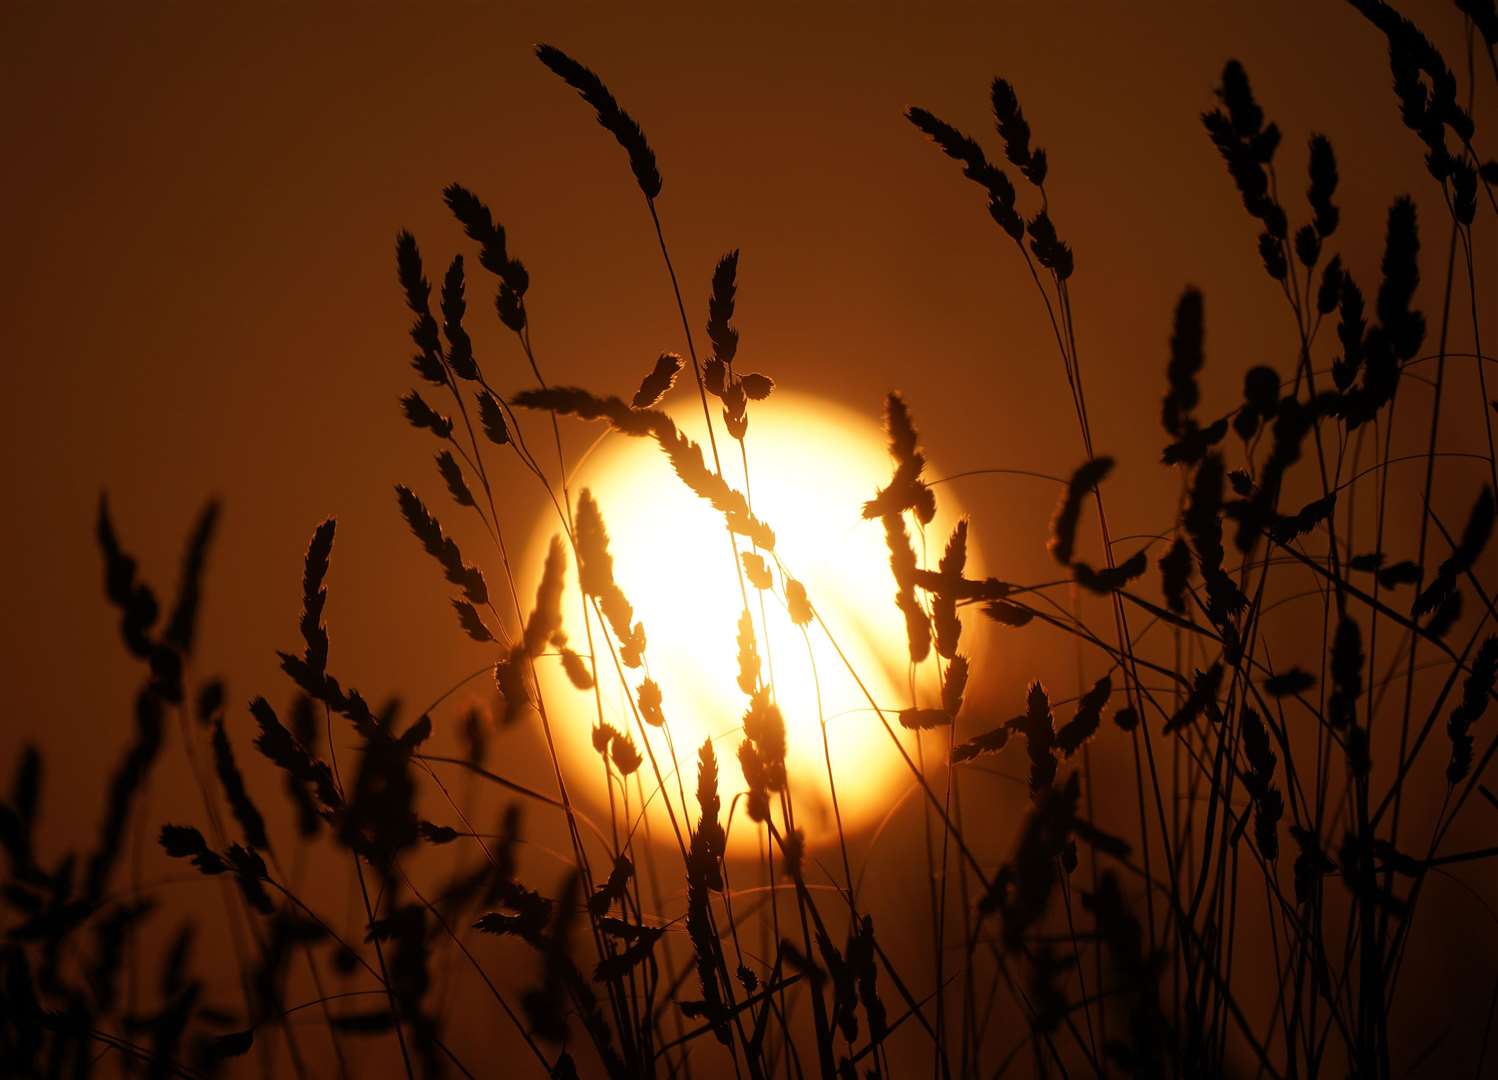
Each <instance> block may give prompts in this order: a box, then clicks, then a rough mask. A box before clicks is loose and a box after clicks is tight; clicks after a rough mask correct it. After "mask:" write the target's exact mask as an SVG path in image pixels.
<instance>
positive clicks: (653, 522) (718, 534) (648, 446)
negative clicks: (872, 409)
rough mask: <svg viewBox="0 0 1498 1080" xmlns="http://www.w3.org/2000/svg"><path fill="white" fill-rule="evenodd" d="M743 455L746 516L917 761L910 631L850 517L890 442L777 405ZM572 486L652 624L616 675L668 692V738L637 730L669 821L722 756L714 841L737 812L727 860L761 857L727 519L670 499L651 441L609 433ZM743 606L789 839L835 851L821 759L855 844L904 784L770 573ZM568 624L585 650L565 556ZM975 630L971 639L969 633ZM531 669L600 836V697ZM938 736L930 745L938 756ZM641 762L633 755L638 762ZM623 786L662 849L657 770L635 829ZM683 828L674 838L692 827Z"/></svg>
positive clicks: (843, 418)
mask: <svg viewBox="0 0 1498 1080" xmlns="http://www.w3.org/2000/svg"><path fill="white" fill-rule="evenodd" d="M686 390H690V387H688V388H686ZM675 397H676V400H677V405H676V407H675V408H673V409H671V410H669V411H670V412H671V413H672V415H673V419H675V420H676V421H677V423H678V424H679V425H680V426H681V428H682V430H683V432H684V433H685V434H687V436H688V437H690V438H692V439H694V440H696V441H698V442H700V443H702V446H703V453H704V456H705V457H706V458H707V459H708V463H709V465H711V451H710V449H709V448H708V445H707V442H706V439H705V437H704V433H703V427H702V413H701V409H700V408H699V407H698V403H697V401H696V398H695V395H692V394H689V393H687V392H684V391H679V392H678V393H677V394H676V395H675ZM694 413H695V416H694ZM718 437H719V453H720V454H722V455H723V468H724V474H725V476H726V477H727V479H728V480H729V482H730V483H731V484H732V485H733V486H734V487H736V488H738V489H739V490H743V489H744V486H745V485H744V472H743V468H744V467H743V461H742V459H741V458H740V454H739V447H738V444H737V443H734V442H732V441H731V440H729V439H728V438H727V437H726V436H724V434H723V432H722V429H721V428H719V429H718ZM747 450H748V463H749V485H748V487H749V493H750V498H751V500H752V503H753V508H754V512H755V514H756V516H758V517H759V518H760V519H761V520H763V521H765V522H766V523H767V524H768V525H769V526H770V527H771V528H772V529H773V530H774V531H775V536H776V548H775V554H776V555H777V556H778V557H779V559H780V561H781V562H782V563H783V564H784V566H785V568H786V570H787V571H788V572H789V573H790V574H791V575H793V576H794V577H795V578H796V579H798V580H799V581H801V582H802V584H804V585H805V587H806V591H807V595H808V598H809V599H810V601H811V603H812V605H813V606H814V607H815V609H816V610H817V613H818V614H819V615H820V616H821V618H822V620H823V621H824V622H825V623H826V626H827V628H828V630H829V631H830V633H831V634H832V635H833V637H834V638H835V639H836V642H837V645H838V646H840V647H841V649H842V652H843V654H844V655H845V656H846V658H847V660H848V661H849V662H850V663H851V665H852V667H853V668H854V669H855V670H856V671H857V674H858V677H859V679H861V680H862V682H863V685H864V687H865V688H866V689H867V691H868V694H869V695H872V697H873V698H874V700H875V701H877V702H878V703H879V705H880V707H881V708H883V709H884V710H885V715H886V718H887V719H888V721H889V723H890V725H891V726H892V727H893V728H894V729H895V731H896V732H897V734H898V735H899V737H900V738H901V739H902V741H903V742H904V744H905V746H906V748H907V750H908V751H909V752H910V754H911V756H912V757H914V756H915V738H914V735H913V734H912V733H910V732H906V731H903V730H902V729H900V728H899V726H898V722H897V720H896V714H897V713H898V711H899V710H900V709H901V708H902V707H905V706H908V705H909V704H910V692H911V691H910V683H909V678H908V663H907V657H906V644H905V628H904V620H903V617H902V616H901V615H900V614H899V612H898V611H897V610H896V608H895V605H894V602H893V599H892V597H893V594H894V589H895V586H894V582H893V580H892V579H891V577H890V571H889V554H888V550H887V548H886V546H885V541H884V533H883V529H882V527H881V526H880V523H879V522H877V521H865V520H864V519H863V518H862V516H861V510H862V506H863V501H864V500H865V499H867V498H870V497H872V495H873V494H874V492H875V490H876V489H877V488H878V487H880V486H881V485H883V484H884V483H886V482H887V481H888V479H889V475H890V470H891V467H892V466H891V464H890V459H889V456H888V453H887V451H886V449H885V442H884V435H883V432H882V431H881V429H880V428H879V426H878V425H877V423H875V422H874V421H873V420H871V419H869V418H865V417H862V416H859V415H857V414H855V413H853V412H850V411H848V410H846V409H844V408H842V407H840V406H837V405H834V404H831V403H829V402H826V401H821V400H816V399H812V398H807V397H804V396H797V395H794V394H791V393H788V392H785V391H778V392H777V393H776V394H775V396H774V397H773V398H771V399H770V400H769V401H767V402H765V403H763V404H762V405H760V406H758V407H757V408H756V409H754V410H753V412H752V413H751V419H750V426H749V434H748V441H747ZM569 483H570V490H571V492H572V495H573V499H574V502H575V500H576V497H577V494H578V492H580V491H581V490H582V489H583V488H588V489H590V490H591V491H592V493H593V497H594V498H595V499H596V500H597V503H598V506H599V509H600V511H601V512H602V515H603V519H604V522H605V524H606V526H607V528H608V532H609V547H610V551H611V553H612V555H613V561H614V577H615V580H616V581H617V582H618V584H619V585H620V587H621V588H622V589H623V590H624V593H625V595H626V596H627V597H628V598H629V600H630V602H631V603H632V604H633V605H634V609H635V617H636V619H637V620H639V621H640V622H641V623H643V624H644V628H645V634H646V640H647V647H646V651H645V669H644V671H642V670H641V669H638V668H637V669H633V670H631V669H627V668H626V669H624V671H625V675H626V679H627V681H628V685H629V687H630V688H631V690H632V689H633V688H637V687H638V686H639V683H640V681H641V679H642V678H643V677H644V675H645V674H646V673H648V674H649V676H650V677H651V678H653V679H654V680H655V681H656V682H657V683H659V684H660V687H661V692H662V698H663V704H662V710H663V712H664V714H665V717H666V729H668V731H669V740H668V735H667V731H666V730H662V729H660V728H654V727H646V728H645V729H644V730H645V731H646V732H647V733H648V737H649V740H650V748H651V750H652V751H653V752H654V756H655V761H656V763H657V764H658V765H659V768H660V771H661V775H662V777H663V778H664V780H665V784H666V788H667V791H668V792H669V795H670V798H671V802H672V804H673V808H674V809H675V812H676V814H677V818H678V821H680V819H681V816H682V796H683V793H684V794H685V799H686V807H687V816H688V817H689V818H690V820H691V821H692V822H695V821H696V818H697V815H698V806H697V801H696V796H695V790H696V783H697V750H698V748H699V747H700V746H701V745H702V742H703V740H704V739H706V738H711V739H712V740H713V742H714V747H715V749H716V751H717V756H718V767H719V773H720V780H719V793H720V797H721V799H722V805H723V813H722V819H723V821H724V823H725V825H726V824H728V813H729V810H730V808H731V807H732V808H733V810H734V813H733V819H732V826H731V828H730V830H729V847H730V850H731V851H737V852H740V853H743V852H746V851H753V850H754V849H755V843H756V840H755V836H756V832H757V830H758V827H757V826H755V825H754V823H753V822H751V821H750V820H749V819H748V817H747V815H746V813H745V810H744V802H743V800H742V799H740V800H739V801H738V804H737V806H734V805H733V804H734V796H736V795H739V794H741V793H742V792H743V791H744V789H745V785H744V779H743V774H742V772H741V771H740V769H739V764H738V758H737V750H738V744H739V743H740V742H741V741H742V738H743V736H742V732H741V722H742V717H743V713H744V709H745V706H746V704H747V698H746V697H745V695H744V694H743V693H742V692H741V691H740V689H739V687H738V684H737V676H738V663H737V651H736V644H735V635H736V631H737V626H738V622H739V618H740V615H741V613H742V611H743V608H744V604H743V597H742V594H741V592H740V587H739V582H738V579H737V576H736V575H735V573H734V570H733V566H732V565H731V563H730V561H729V560H730V551H729V540H728V534H727V532H726V530H725V528H724V523H723V518H722V517H721V515H719V514H718V512H717V511H715V510H714V509H713V508H712V507H711V506H709V505H708V504H707V503H706V502H704V501H703V500H701V499H699V498H698V497H697V496H696V495H694V494H693V493H692V492H691V491H689V490H688V489H687V488H686V486H685V485H684V484H682V482H681V481H680V480H679V479H678V478H677V477H676V475H675V473H674V472H673V471H672V468H671V465H670V463H669V462H668V461H667V460H666V458H665V456H664V455H663V454H662V453H661V451H660V449H659V447H658V446H657V445H656V443H655V441H654V440H653V439H634V438H627V437H624V436H621V435H617V434H609V435H605V436H604V437H603V438H602V439H600V441H599V442H598V443H597V444H596V445H595V446H594V447H593V448H592V450H591V451H590V452H589V453H588V455H587V456H586V458H585V459H584V460H583V462H582V463H581V464H580V465H578V466H577V467H576V468H575V469H574V471H573V473H572V476H571V478H570V481H569ZM952 498H953V496H952V493H951V492H950V490H944V491H943V492H942V499H941V502H942V503H943V504H944V505H943V508H942V512H941V513H939V514H938V516H937V518H936V520H935V521H934V522H933V523H932V525H930V526H928V527H927V529H926V538H925V542H926V544H927V545H928V546H929V548H930V549H931V551H930V561H932V562H934V561H935V559H936V558H937V557H938V556H939V554H940V551H941V547H942V545H943V544H945V542H946V538H947V536H948V534H949V533H950V531H951V528H952V525H953V524H954V523H955V521H956V520H957V517H958V516H959V514H960V509H959V508H957V507H956V506H955V505H954V504H953V502H952ZM556 531H557V530H556V529H555V528H554V527H551V526H549V525H547V526H543V527H542V528H539V529H538V530H537V533H536V535H535V537H534V538H533V540H532V543H531V545H530V550H529V552H528V553H527V558H526V563H525V565H526V566H527V567H528V568H536V567H539V566H540V565H541V564H542V561H543V559H544V554H545V549H546V544H547V543H548V541H549V540H550V537H551V536H552V534H553V533H555V532H556ZM912 536H913V537H914V539H915V543H916V545H917V554H918V555H919V554H920V546H921V537H920V535H919V533H916V532H914V530H912ZM735 539H736V541H737V546H738V550H739V551H744V550H749V545H748V542H747V541H746V540H744V539H743V538H742V537H737V538H735ZM532 572H533V573H534V571H532ZM532 583H534V577H533V578H532ZM531 595H534V593H533V592H532V593H531ZM761 604H762V605H763V607H761ZM749 605H750V613H751V616H752V618H753V620H754V626H755V630H756V634H757V637H758V641H759V652H760V657H761V663H762V665H763V666H762V672H763V676H764V678H765V679H766V681H767V682H770V683H771V685H772V686H773V688H774V693H775V697H776V700H777V702H778V703H779V705H780V708H781V711H782V713H783V715H784V717H785V721H786V732H787V742H788V750H787V757H786V768H787V774H788V777H789V784H790V790H791V794H792V798H793V800H794V812H795V816H796V824H797V825H798V826H800V827H801V828H802V829H804V830H805V832H806V836H807V839H808V841H809V842H811V843H813V844H815V843H817V842H819V841H825V840H827V839H828V838H830V837H832V836H834V835H835V830H836V821H835V819H834V816H833V807H832V800H831V798H830V794H829V786H828V771H827V753H828V752H830V757H831V762H832V775H833V778H834V780H835V781H836V785H837V797H838V804H839V809H840V811H841V814H842V820H843V826H844V829H845V830H846V831H847V832H848V833H849V834H850V835H851V834H853V833H856V832H859V831H862V830H863V829H865V828H868V827H870V826H872V825H874V824H877V822H878V821H879V819H881V818H882V817H883V816H884V815H885V813H886V811H887V810H888V809H889V808H890V807H891V806H892V805H893V804H894V801H895V800H896V799H897V798H898V796H899V795H900V794H901V793H902V792H903V791H904V790H905V788H906V787H907V786H908V785H909V784H910V783H911V782H912V778H911V775H910V772H909V770H908V768H907V767H906V765H905V764H904V763H903V762H902V760H901V757H900V754H899V752H898V751H897V750H896V748H895V746H894V745H893V743H892V741H891V739H890V736H889V734H888V733H887V732H886V731H885V729H884V725H883V724H881V723H880V721H879V717H878V716H877V715H876V714H875V712H874V710H873V709H872V708H871V707H870V704H869V699H868V696H866V695H865V693H864V691H863V690H861V689H860V688H859V685H858V683H857V682H856V681H855V680H854V679H853V677H852V676H851V675H850V674H849V672H848V667H847V665H845V664H844V662H843V660H842V659H840V658H839V655H838V652H837V650H836V649H835V648H834V647H833V645H832V643H831V642H830V641H829V639H828V636H827V633H824V632H823V631H822V630H821V629H820V628H819V627H818V625H817V623H816V622H812V623H811V624H810V625H809V626H807V627H806V632H805V633H803V631H802V629H801V628H800V627H797V626H795V625H794V624H793V623H792V622H791V620H790V618H789V616H788V614H787V611H786V607H785V602H784V581H783V578H782V576H781V574H780V573H779V571H778V570H777V571H776V572H775V581H774V587H773V589H772V590H770V591H765V592H758V591H756V590H754V589H752V588H751V589H750V590H749ZM562 610H563V621H564V629H565V632H566V634H567V637H568V640H569V644H570V646H571V647H572V648H574V649H576V650H577V651H578V652H580V653H586V651H587V648H588V635H587V633H586V632H585V629H584V626H583V624H582V617H583V609H582V604H581V601H580V594H579V592H578V587H577V568H576V565H575V561H574V560H573V559H571V557H570V553H569V566H568V574H567V586H566V593H565V595H564V597H563V601H562ZM590 615H591V618H592V624H591V630H592V635H593V642H594V646H595V648H596V650H597V655H598V667H597V669H598V674H599V680H598V682H599V687H600V688H601V700H602V708H603V714H604V719H605V720H606V721H607V722H608V723H610V724H612V725H613V726H614V727H616V728H617V729H619V730H621V731H627V732H629V733H630V734H631V735H632V736H633V737H634V739H635V741H636V743H637V744H639V743H640V741H641V725H640V724H639V723H638V722H637V721H636V719H635V712H634V710H633V709H632V708H631V704H630V701H629V699H628V698H627V697H626V696H625V695H626V693H627V692H629V691H627V690H626V688H625V686H624V685H623V684H621V682H620V679H619V676H618V670H619V669H618V668H616V666H615V662H614V659H613V654H612V653H611V652H610V650H609V648H608V646H607V644H606V642H607V640H608V639H607V638H606V637H605V635H606V634H607V633H608V631H607V630H606V629H605V627H604V626H603V624H602V623H601V622H600V621H599V619H598V617H597V615H596V612H591V611H590ZM977 629H978V628H977V627H976V626H969V628H968V630H969V633H973V632H975V631H976V630H977ZM929 668H930V664H929V663H928V664H926V665H923V671H922V675H921V678H920V682H919V686H918V689H919V691H920V693H921V694H922V695H923V704H933V703H934V702H935V701H936V700H937V688H936V682H935V673H934V671H929V670H927V669H929ZM537 672H538V678H539V680H540V684H541V691H542V693H543V694H544V695H545V701H546V705H547V709H548V712H549V714H550V716H551V723H552V726H553V733H554V736H555V739H556V741H557V744H558V746H557V749H558V753H559V754H560V755H561V757H562V760H563V764H564V769H565V775H566V777H567V780H568V785H569V790H570V791H571V792H572V793H573V797H574V798H578V799H580V800H581V801H582V803H583V805H584V806H585V809H586V810H587V812H588V813H589V816H591V817H592V818H593V820H595V821H604V822H606V821H607V820H608V814H609V809H608V808H609V799H608V794H607V792H606V790H605V788H604V770H603V766H602V765H601V763H600V760H599V755H598V754H597V752H596V751H595V750H594V749H593V744H592V736H591V732H592V729H593V728H594V726H595V725H596V722H597V715H598V703H597V702H596V701H595V697H594V694H593V692H592V691H586V692H585V691H580V690H578V689H577V688H576V687H574V686H573V685H572V684H571V683H570V682H569V681H568V679H567V677H566V675H565V674H564V673H563V671H562V667H561V663H560V660H559V658H558V657H555V656H548V657H545V658H543V659H542V660H540V661H538V662H537ZM823 720H825V723H826V734H827V751H826V752H824V746H823V734H822V731H823V729H822V721H823ZM927 740H928V752H933V751H934V752H935V753H937V754H938V755H944V753H945V743H946V738H945V734H944V733H943V734H938V735H937V736H935V738H934V739H933V737H931V736H928V737H927ZM936 740H939V745H940V749H937V748H936V746H935V745H932V744H933V743H935V742H936ZM673 747H674V750H675V760H676V761H677V762H679V763H680V765H681V776H680V778H679V780H678V778H677V776H676V775H675V773H674V771H673V765H672V749H673ZM640 749H641V752H642V753H643V752H644V749H645V748H644V746H643V745H641V746H640ZM635 778H638V779H639V781H640V782H641V783H642V784H643V785H644V793H645V795H646V797H647V798H648V799H649V800H650V804H651V805H650V810H649V815H650V820H649V829H650V833H651V835H652V837H653V838H654V839H655V840H656V841H657V842H672V841H671V839H670V837H671V833H670V829H671V822H670V819H669V818H668V817H667V815H666V812H665V807H664V805H663V803H662V799H661V797H660V796H659V795H657V794H656V788H657V783H656V776H655V771H654V769H653V767H652V765H651V761H650V757H649V755H646V757H645V763H644V764H643V765H642V766H641V768H640V770H639V772H638V773H637V774H636V777H632V778H631V783H630V784H629V816H630V820H631V822H633V821H634V819H635V818H636V817H637V815H638V814H639V809H640V805H639V804H640V793H639V790H638V789H637V788H636V786H635V784H634V783H633V780H634V779H635ZM678 784H679V786H678ZM617 785H618V778H617V773H616V774H615V791H614V799H615V804H616V807H617V808H618V809H619V810H620V811H621V812H622V810H623V797H622V795H621V794H620V792H619V790H618V786H617ZM777 819H778V815H777ZM682 831H683V835H685V825H684V824H683V830H682Z"/></svg>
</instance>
